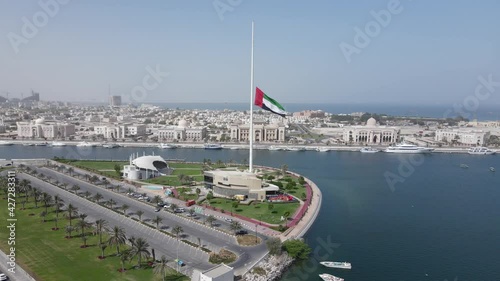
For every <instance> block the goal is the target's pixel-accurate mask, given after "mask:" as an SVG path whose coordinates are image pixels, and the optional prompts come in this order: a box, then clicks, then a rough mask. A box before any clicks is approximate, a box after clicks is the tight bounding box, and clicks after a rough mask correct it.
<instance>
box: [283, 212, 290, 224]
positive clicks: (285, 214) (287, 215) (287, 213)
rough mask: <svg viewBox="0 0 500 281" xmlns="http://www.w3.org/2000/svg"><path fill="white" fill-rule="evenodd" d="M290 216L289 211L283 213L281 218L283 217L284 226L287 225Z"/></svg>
mask: <svg viewBox="0 0 500 281" xmlns="http://www.w3.org/2000/svg"><path fill="white" fill-rule="evenodd" d="M289 217H290V212H289V211H286V212H285V213H283V218H285V227H286V226H288V218H289Z"/></svg>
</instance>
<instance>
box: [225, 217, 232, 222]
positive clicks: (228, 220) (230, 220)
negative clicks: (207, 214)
mask: <svg viewBox="0 0 500 281" xmlns="http://www.w3.org/2000/svg"><path fill="white" fill-rule="evenodd" d="M224 220H225V221H227V222H233V220H232V219H230V218H225V219H224Z"/></svg>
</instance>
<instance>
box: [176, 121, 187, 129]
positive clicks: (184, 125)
mask: <svg viewBox="0 0 500 281" xmlns="http://www.w3.org/2000/svg"><path fill="white" fill-rule="evenodd" d="M177 127H179V128H187V127H189V123H188V121H186V120H184V119H182V120H181V121H179V123H178V124H177Z"/></svg>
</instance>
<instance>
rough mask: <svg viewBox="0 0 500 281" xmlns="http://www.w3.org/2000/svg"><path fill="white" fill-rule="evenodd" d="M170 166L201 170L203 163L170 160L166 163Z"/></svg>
mask: <svg viewBox="0 0 500 281" xmlns="http://www.w3.org/2000/svg"><path fill="white" fill-rule="evenodd" d="M168 165H170V167H172V168H174V169H176V168H181V169H182V168H188V169H197V170H201V169H202V168H203V163H180V162H170V163H168Z"/></svg>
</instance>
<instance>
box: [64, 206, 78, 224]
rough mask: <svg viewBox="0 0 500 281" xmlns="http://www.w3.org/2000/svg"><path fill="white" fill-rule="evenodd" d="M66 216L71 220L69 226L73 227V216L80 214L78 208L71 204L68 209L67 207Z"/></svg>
mask: <svg viewBox="0 0 500 281" xmlns="http://www.w3.org/2000/svg"><path fill="white" fill-rule="evenodd" d="M66 213H67V214H66V216H67V217H68V219H69V226H71V220H72V219H73V216H75V215H76V214H77V213H78V208H77V207H75V206H73V204H71V203H70V204H69V205H68V207H66Z"/></svg>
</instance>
